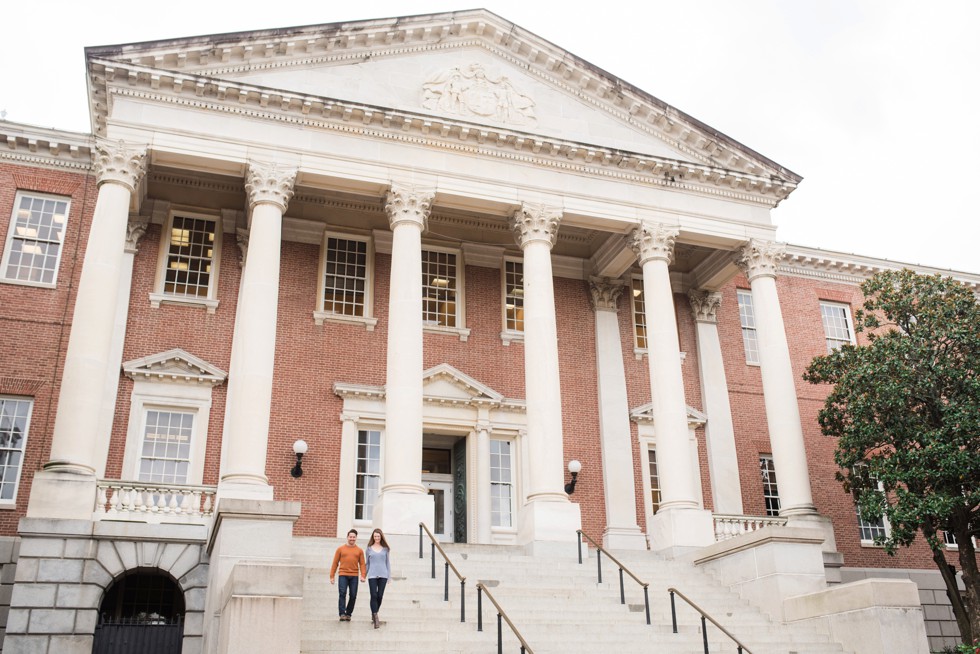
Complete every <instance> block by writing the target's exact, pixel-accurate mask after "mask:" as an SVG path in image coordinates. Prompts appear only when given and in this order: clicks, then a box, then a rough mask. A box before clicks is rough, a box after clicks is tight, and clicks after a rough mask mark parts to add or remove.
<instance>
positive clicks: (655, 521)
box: [648, 509, 715, 559]
mask: <svg viewBox="0 0 980 654" xmlns="http://www.w3.org/2000/svg"><path fill="white" fill-rule="evenodd" d="M648 531H649V534H650V549H652V550H653V551H655V552H659V553H661V554H663V555H665V556H666V557H667V558H671V559H673V558H678V557H681V556H683V555H685V554H688V553H691V552H693V551H696V550H698V549H699V548H702V547H705V546H707V545H711V544H712V543H714V542H715V529H714V520H713V519H712V517H711V511H706V510H704V509H664V510H663V511H660V512H659V513H657V514H656V515H655V516H653V518H652V519H651V520H650V524H649V527H648Z"/></svg>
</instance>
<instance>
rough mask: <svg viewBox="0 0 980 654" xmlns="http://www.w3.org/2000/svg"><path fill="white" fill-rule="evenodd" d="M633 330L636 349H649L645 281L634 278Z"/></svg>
mask: <svg viewBox="0 0 980 654" xmlns="http://www.w3.org/2000/svg"><path fill="white" fill-rule="evenodd" d="M632 290H633V330H634V333H635V334H636V347H637V348H639V349H641V350H644V349H646V347H647V314H646V303H645V302H644V300H643V280H642V279H638V278H635V277H634V278H633V286H632Z"/></svg>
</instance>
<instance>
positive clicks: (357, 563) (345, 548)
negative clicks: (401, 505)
mask: <svg viewBox="0 0 980 654" xmlns="http://www.w3.org/2000/svg"><path fill="white" fill-rule="evenodd" d="M365 554H366V556H365ZM338 573H339V574H338ZM337 579H339V580H340V583H339V584H338V586H337V590H338V591H339V592H340V598H339V600H338V611H339V613H340V621H341V622H350V616H351V613H353V612H354V603H355V602H356V601H357V583H358V579H360V581H364V580H365V579H366V580H367V582H368V588H369V589H370V590H371V622H372V623H373V624H374V628H375V629H377V628H378V627H380V626H381V621H380V620H379V619H378V611H379V610H380V609H381V600H382V599H383V598H384V594H385V586H387V585H388V580H389V579H391V557H390V548H389V547H388V541H386V540H385V535H384V532H382V531H381V530H380V529H375V530H374V531H372V532H371V538H370V539H369V541H368V546H367V552H366V553H365V551H364V550H362V549H361V548H360V547H358V546H357V530H356V529H351V530H350V531H348V532H347V543H346V544H345V545H341V546H340V547H338V548H337V551H336V552H334V555H333V564H331V566H330V583H331V584H333V583H337Z"/></svg>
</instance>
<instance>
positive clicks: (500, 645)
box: [497, 613, 504, 654]
mask: <svg viewBox="0 0 980 654" xmlns="http://www.w3.org/2000/svg"><path fill="white" fill-rule="evenodd" d="M497 654H504V620H503V618H502V617H501V616H500V614H499V613H498V614H497Z"/></svg>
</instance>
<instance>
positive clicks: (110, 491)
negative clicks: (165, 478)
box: [94, 480, 217, 524]
mask: <svg viewBox="0 0 980 654" xmlns="http://www.w3.org/2000/svg"><path fill="white" fill-rule="evenodd" d="M97 489H98V491H97V495H96V500H95V511H94V517H95V519H96V520H131V521H134V522H184V523H190V524H204V523H206V522H207V521H208V520H210V519H211V515H212V513H213V511H214V503H215V494H216V493H217V488H216V487H215V486H186V485H180V484H149V483H142V482H125V481H107V480H99V481H98V485H97Z"/></svg>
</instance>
